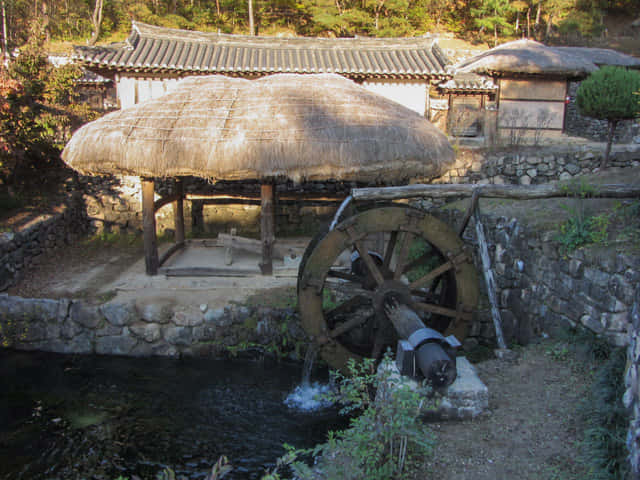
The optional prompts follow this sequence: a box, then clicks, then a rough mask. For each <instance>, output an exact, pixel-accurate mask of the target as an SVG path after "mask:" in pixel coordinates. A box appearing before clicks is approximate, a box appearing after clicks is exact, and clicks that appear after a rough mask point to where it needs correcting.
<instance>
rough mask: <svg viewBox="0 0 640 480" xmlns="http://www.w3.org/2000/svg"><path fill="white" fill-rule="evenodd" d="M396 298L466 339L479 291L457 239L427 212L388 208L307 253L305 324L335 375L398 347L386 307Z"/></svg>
mask: <svg viewBox="0 0 640 480" xmlns="http://www.w3.org/2000/svg"><path fill="white" fill-rule="evenodd" d="M390 297H395V298H397V299H398V300H399V301H401V302H402V303H404V304H406V305H408V306H410V308H412V309H413V310H414V311H415V312H417V313H418V315H419V316H420V317H421V319H422V321H423V322H424V323H425V325H426V326H427V327H430V328H433V329H435V330H437V331H439V332H441V333H443V334H444V335H451V334H453V335H455V336H456V338H457V339H458V340H462V339H464V338H465V337H466V336H467V333H468V330H469V326H470V323H471V317H472V313H473V310H474V308H475V306H476V303H477V298H478V285H477V275H476V271H475V268H474V266H473V263H472V258H471V254H470V252H468V251H467V249H466V248H465V245H464V243H463V242H462V240H461V239H460V237H459V236H458V234H456V233H455V232H454V231H453V230H452V229H451V228H450V227H449V226H448V225H446V224H445V223H443V222H442V221H440V220H438V219H436V218H434V217H433V216H431V215H429V214H427V213H425V212H424V211H421V210H417V209H414V208H410V207H406V206H387V207H381V208H374V209H371V210H367V211H364V212H362V213H358V214H356V215H354V216H352V217H349V218H347V219H346V220H344V221H342V222H341V223H339V224H337V225H336V226H335V228H334V229H333V230H331V231H328V232H323V233H321V234H319V235H318V236H317V237H316V238H315V239H314V240H313V241H312V242H311V244H310V245H309V247H308V248H307V251H306V252H305V255H304V258H303V260H302V262H301V265H300V273H299V277H298V299H299V306H300V313H301V319H302V324H303V327H304V328H305V330H306V331H307V333H308V334H309V335H310V336H311V337H312V339H313V340H314V342H315V343H316V344H317V345H318V346H319V347H318V348H319V349H320V355H321V356H322V358H323V359H324V360H325V361H327V362H328V363H329V364H330V365H331V366H332V367H334V368H338V369H343V368H344V367H345V365H346V363H347V361H348V360H349V359H350V358H355V359H359V358H361V357H374V358H377V357H379V356H380V355H381V354H382V353H383V352H384V351H385V349H386V348H387V347H392V348H393V347H395V345H396V343H397V337H396V334H395V331H394V329H393V327H392V326H391V323H390V322H389V320H388V319H387V317H386V316H385V314H384V307H383V304H384V302H385V301H387V300H388V299H389V298H390Z"/></svg>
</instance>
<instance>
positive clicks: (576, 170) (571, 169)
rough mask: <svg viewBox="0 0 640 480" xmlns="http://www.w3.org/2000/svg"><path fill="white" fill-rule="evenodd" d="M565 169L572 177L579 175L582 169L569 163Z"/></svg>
mask: <svg viewBox="0 0 640 480" xmlns="http://www.w3.org/2000/svg"><path fill="white" fill-rule="evenodd" d="M564 168H565V169H566V170H567V172H569V173H570V174H571V175H577V174H578V173H580V167H579V166H578V165H576V164H575V163H567V164H566V165H565V166H564Z"/></svg>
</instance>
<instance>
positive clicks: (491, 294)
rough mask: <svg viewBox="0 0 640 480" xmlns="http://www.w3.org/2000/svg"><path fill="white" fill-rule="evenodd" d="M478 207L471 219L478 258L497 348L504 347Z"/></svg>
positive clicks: (492, 278)
mask: <svg viewBox="0 0 640 480" xmlns="http://www.w3.org/2000/svg"><path fill="white" fill-rule="evenodd" d="M478 210H479V208H475V209H474V211H473V219H474V220H475V223H476V236H477V237H478V245H479V246H480V259H481V261H482V273H483V274H484V279H485V282H486V284H487V294H488V297H489V303H490V305H491V318H492V319H493V327H494V329H495V332H496V341H497V343H498V348H500V349H503V350H504V349H506V348H507V344H506V343H505V341H504V335H503V334H502V318H501V316H500V310H499V308H498V296H497V294H496V281H495V278H494V276H493V270H492V269H491V257H489V248H488V246H487V239H486V237H485V234H484V227H483V225H482V221H481V220H480V213H479V212H478Z"/></svg>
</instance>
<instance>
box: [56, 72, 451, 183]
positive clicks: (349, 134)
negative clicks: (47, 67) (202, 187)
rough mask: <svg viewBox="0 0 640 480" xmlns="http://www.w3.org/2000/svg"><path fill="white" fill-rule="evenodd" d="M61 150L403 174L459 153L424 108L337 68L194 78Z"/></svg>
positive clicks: (129, 168)
mask: <svg viewBox="0 0 640 480" xmlns="http://www.w3.org/2000/svg"><path fill="white" fill-rule="evenodd" d="M62 158H63V159H64V160H65V162H67V163H68V164H69V165H70V166H71V167H72V168H74V169H75V170H78V171H80V172H82V173H90V174H95V173H98V174H110V173H120V174H131V175H140V176H153V177H164V176H179V175H195V176H201V177H205V178H211V179H217V180H222V179H224V180H245V179H265V178H275V177H287V178H291V179H293V180H296V181H298V180H303V179H307V180H326V179H336V180H357V181H384V182H396V183H398V182H406V181H408V180H409V179H411V178H414V177H433V176H438V175H440V174H441V173H443V172H444V170H445V169H446V167H447V165H450V164H451V163H452V162H453V161H454V153H453V149H452V148H451V145H450V144H449V142H448V140H447V138H446V137H445V135H444V134H442V133H441V132H439V131H438V130H437V129H436V128H435V127H434V126H433V125H431V124H430V123H429V122H428V121H427V120H425V119H424V118H423V117H422V116H420V115H418V114H417V113H415V112H413V111H411V110H409V109H407V108H405V107H403V106H401V105H399V104H397V103H395V102H393V101H391V100H388V99H385V98H384V97H381V96H379V95H376V94H373V93H371V92H368V91H367V90H365V89H364V88H362V87H360V86H358V85H357V84H355V83H354V82H352V81H351V80H347V79H345V78H343V77H340V76H338V75H326V74H325V75H294V74H280V75H273V76H269V77H264V78H262V79H259V80H253V81H250V80H245V79H238V78H230V77H224V76H217V75H216V76H206V77H190V78H187V79H185V80H182V81H181V82H180V83H179V84H178V86H177V87H176V89H175V90H174V91H173V92H171V93H168V94H166V95H164V96H162V97H159V98H156V99H153V100H149V101H147V102H144V103H140V104H138V105H135V106H133V107H131V108H128V109H125V110H119V111H117V112H113V113H111V114H108V115H105V116H104V117H102V118H100V119H98V120H96V121H94V122H91V123H89V124H87V125H85V126H83V127H82V128H81V129H79V130H78V131H77V132H76V133H75V134H74V136H73V138H72V139H71V141H70V142H69V143H68V144H67V146H66V148H65V149H64V152H63V153H62Z"/></svg>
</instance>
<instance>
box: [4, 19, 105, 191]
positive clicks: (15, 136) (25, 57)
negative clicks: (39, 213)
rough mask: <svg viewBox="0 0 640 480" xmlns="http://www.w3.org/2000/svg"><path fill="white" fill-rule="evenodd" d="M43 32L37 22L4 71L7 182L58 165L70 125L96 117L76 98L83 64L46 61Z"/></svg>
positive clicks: (5, 174)
mask: <svg viewBox="0 0 640 480" xmlns="http://www.w3.org/2000/svg"><path fill="white" fill-rule="evenodd" d="M43 31H44V29H43V26H42V25H41V24H39V23H34V24H33V25H32V26H31V34H30V37H29V41H28V42H27V44H26V45H25V46H24V47H23V48H22V49H21V50H20V55H19V56H18V57H17V58H16V59H15V60H14V61H13V62H11V64H10V66H9V70H8V71H6V70H2V71H1V72H0V181H1V182H2V183H3V184H5V185H10V186H13V185H16V184H17V183H18V182H19V181H24V180H26V179H28V178H29V176H30V174H31V176H35V175H36V172H38V173H39V172H40V171H41V169H42V168H44V167H47V166H52V165H59V164H60V159H59V153H60V150H61V149H62V146H63V145H64V143H66V140H67V139H68V138H69V136H70V132H71V130H72V129H73V128H75V127H77V126H79V125H80V124H82V123H83V122H85V121H86V120H88V119H91V118H92V117H93V114H92V112H91V111H90V110H89V109H88V107H86V106H80V105H77V103H76V93H75V91H74V89H73V81H74V80H75V79H76V78H78V77H79V75H80V69H79V68H78V67H75V66H71V65H69V66H65V67H61V68H59V69H56V68H54V67H53V66H52V65H50V64H49V63H48V62H47V57H46V52H45V50H44V33H43Z"/></svg>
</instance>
